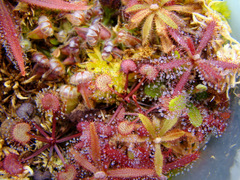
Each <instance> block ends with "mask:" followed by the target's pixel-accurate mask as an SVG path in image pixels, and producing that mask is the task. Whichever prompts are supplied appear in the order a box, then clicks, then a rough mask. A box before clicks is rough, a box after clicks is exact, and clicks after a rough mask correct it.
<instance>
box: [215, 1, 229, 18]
mask: <svg viewBox="0 0 240 180" xmlns="http://www.w3.org/2000/svg"><path fill="white" fill-rule="evenodd" d="M210 7H211V8H212V9H213V10H215V11H217V12H219V13H220V14H222V15H223V16H224V17H225V18H226V19H230V15H231V11H230V10H229V8H228V6H227V1H212V2H211V6H210Z"/></svg>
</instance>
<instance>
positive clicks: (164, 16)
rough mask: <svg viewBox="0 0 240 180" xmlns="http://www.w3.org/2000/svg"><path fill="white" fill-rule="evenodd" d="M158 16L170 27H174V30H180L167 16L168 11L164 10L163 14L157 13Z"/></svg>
mask: <svg viewBox="0 0 240 180" xmlns="http://www.w3.org/2000/svg"><path fill="white" fill-rule="evenodd" d="M156 14H157V15H158V17H159V18H160V19H161V20H162V21H163V22H164V23H166V24H167V25H168V26H170V27H172V28H173V29H177V28H178V25H177V24H176V23H175V22H174V21H173V20H172V19H171V18H170V17H169V16H168V15H167V11H165V10H163V9H162V11H161V12H160V11H157V12H156Z"/></svg>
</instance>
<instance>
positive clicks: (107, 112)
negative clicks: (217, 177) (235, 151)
mask: <svg viewBox="0 0 240 180" xmlns="http://www.w3.org/2000/svg"><path fill="white" fill-rule="evenodd" d="M18 2H19V4H18V6H17V7H16V8H14V6H15V5H17V3H18ZM113 4H114V6H110V5H113ZM210 5H211V4H210ZM215 6H218V5H216V4H215V5H214V8H215V9H218V8H217V7H215ZM118 7H119V8H118ZM219 8H221V6H219ZM12 9H14V11H12ZM109 12H110V14H108V13H109ZM219 12H222V10H221V11H219ZM16 14H18V16H16ZM0 17H6V18H5V19H4V18H1V20H0V23H1V24H2V29H1V30H0V32H1V35H4V37H3V40H2V42H3V45H4V47H5V48H6V50H4V48H2V51H0V55H1V59H3V61H1V68H0V85H1V87H3V91H1V92H0V100H1V101H2V102H3V103H2V104H1V106H0V107H1V108H0V120H1V129H0V131H1V136H2V139H3V140H4V141H3V142H4V143H3V144H1V145H2V147H4V148H2V150H1V147H0V150H1V152H2V153H1V154H2V155H1V158H2V159H1V160H2V163H0V171H1V172H3V174H4V175H3V177H10V176H11V174H13V176H14V177H15V176H16V177H18V178H20V177H26V178H27V177H29V178H30V176H32V177H31V178H33V179H37V177H38V175H39V174H40V175H39V176H41V177H43V178H44V177H48V178H51V177H53V178H56V179H66V177H67V178H69V179H71V180H73V179H89V178H90V179H157V178H158V179H167V178H168V177H171V176H173V175H174V174H175V172H176V171H175V170H176V169H178V170H180V171H181V168H183V169H184V168H185V167H187V166H188V164H191V163H192V162H193V161H195V160H197V159H198V158H199V157H200V154H201V147H202V146H203V145H204V143H205V142H206V141H207V140H208V138H209V136H210V135H211V134H214V135H216V136H219V135H221V134H222V133H223V132H224V130H225V129H226V127H227V124H228V119H229V117H230V115H231V112H230V110H229V99H228V94H227V93H226V92H227V91H228V90H229V89H230V88H231V87H234V86H235V85H236V84H237V80H236V78H237V77H238V73H239V60H240V56H239V54H240V53H239V52H240V50H239V49H240V48H239V47H240V45H239V43H238V42H237V41H235V40H233V39H232V38H231V37H230V35H229V30H227V28H226V27H228V25H227V24H226V22H225V21H224V19H223V18H221V17H222V16H221V15H219V14H218V13H217V12H216V11H214V10H212V9H211V8H210V7H209V5H208V4H207V2H206V1H205V0H199V1H194V0H189V1H184V0H165V1H164V0H163V1H155V0H129V1H126V0H114V1H112V0H104V1H102V0H92V1H90V0H80V1H78V2H76V1H71V2H68V1H67V0H66V1H65V0H53V1H51V2H50V3H46V2H45V1H43V0H40V1H36V0H20V1H7V0H5V1H3V0H2V1H1V2H0ZM111 17H114V18H111ZM115 17H116V18H115ZM16 18H17V19H19V22H20V23H15V19H16ZM7 20H9V21H8V22H7ZM15 24H19V28H16V27H15ZM20 26H21V27H20ZM9 29H10V30H9ZM20 29H22V31H19V30H20ZM8 30H9V31H8ZM6 32H8V33H6ZM155 32H156V33H155ZM15 34H17V36H18V38H16V39H13V37H17V36H14V35H15ZM20 37H21V38H20ZM20 44H23V45H24V47H26V46H27V48H23V50H22V48H21V46H20ZM8 47H9V48H8ZM8 54H12V56H13V57H14V58H15V59H16V61H17V62H18V65H19V68H20V71H21V74H20V73H19V71H18V70H16V69H15V68H14V66H13V65H12V63H11V62H9V61H8V60H7V57H8ZM23 54H25V55H23ZM12 56H10V59H12ZM25 57H27V58H28V60H26V61H25V60H24V59H25ZM24 62H25V66H24ZM24 74H25V75H26V76H25V77H24V76H22V75H24ZM9 102H11V104H9ZM35 104H36V105H37V107H38V108H35V106H36V105H35ZM6 149H8V150H9V152H11V153H10V155H9V153H6ZM53 151H56V153H55V152H53ZM15 154H16V155H15ZM49 157H51V158H49ZM9 159H10V160H11V159H12V166H16V167H18V168H17V169H19V171H17V172H16V173H15V172H11V171H10V170H7V168H8V167H7V165H6V164H7V163H6V162H7V161H9ZM1 164H5V165H1ZM27 167H28V169H29V171H28V172H26V171H25V170H26V168H27ZM24 168H25V170H24ZM17 169H16V170H17ZM30 169H32V170H33V173H34V174H32V173H30ZM44 174H45V175H44Z"/></svg>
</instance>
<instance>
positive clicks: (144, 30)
mask: <svg viewBox="0 0 240 180" xmlns="http://www.w3.org/2000/svg"><path fill="white" fill-rule="evenodd" d="M154 16H155V14H150V15H149V16H148V17H147V18H146V20H145V22H144V24H143V28H142V39H143V44H145V43H146V42H147V39H148V36H149V34H150V31H151V29H152V23H153V18H154Z"/></svg>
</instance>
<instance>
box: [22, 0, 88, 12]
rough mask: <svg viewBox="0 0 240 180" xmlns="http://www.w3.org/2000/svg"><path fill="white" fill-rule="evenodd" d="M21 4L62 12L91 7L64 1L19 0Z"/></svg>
mask: <svg viewBox="0 0 240 180" xmlns="http://www.w3.org/2000/svg"><path fill="white" fill-rule="evenodd" d="M19 1H20V2H25V3H28V4H31V5H35V6H40V7H43V8H49V9H55V10H62V11H76V10H86V9H89V8H90V7H89V6H86V5H85V4H82V3H68V2H66V1H63V0H51V1H48V0H19Z"/></svg>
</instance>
